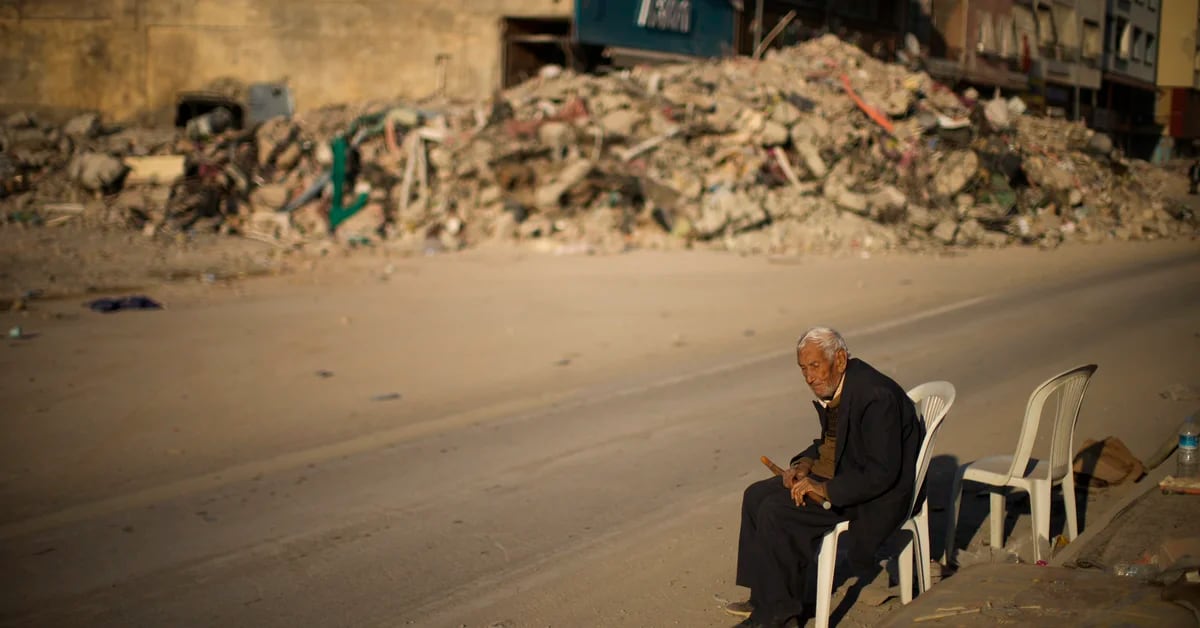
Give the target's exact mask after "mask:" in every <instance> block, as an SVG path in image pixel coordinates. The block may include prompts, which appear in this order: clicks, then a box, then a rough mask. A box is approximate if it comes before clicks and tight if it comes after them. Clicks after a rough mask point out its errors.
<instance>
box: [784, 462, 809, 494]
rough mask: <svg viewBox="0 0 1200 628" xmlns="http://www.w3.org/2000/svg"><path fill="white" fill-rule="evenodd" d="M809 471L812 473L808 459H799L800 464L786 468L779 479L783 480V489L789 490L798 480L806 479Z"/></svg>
mask: <svg viewBox="0 0 1200 628" xmlns="http://www.w3.org/2000/svg"><path fill="white" fill-rule="evenodd" d="M810 471H812V461H811V460H809V459H808V458H801V459H800V462H797V463H796V464H795V466H793V467H790V468H788V469H787V470H786V471H784V472H783V475H782V476H780V477H782V478H783V485H784V487H786V488H789V489H790V488H792V486H793V485H795V484H796V482H797V481H798V480H801V479H804V478H806V477H808V474H809V472H810Z"/></svg>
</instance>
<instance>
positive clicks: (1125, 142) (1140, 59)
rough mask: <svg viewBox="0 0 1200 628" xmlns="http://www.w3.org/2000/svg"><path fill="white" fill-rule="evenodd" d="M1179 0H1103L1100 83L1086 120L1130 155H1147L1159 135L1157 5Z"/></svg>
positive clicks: (1156, 142)
mask: <svg viewBox="0 0 1200 628" xmlns="http://www.w3.org/2000/svg"><path fill="white" fill-rule="evenodd" d="M1178 1H1180V0H1108V14H1107V16H1106V18H1105V36H1104V66H1103V81H1102V85H1101V89H1100V94H1099V98H1098V99H1097V100H1098V102H1097V106H1096V108H1095V109H1094V111H1093V113H1092V117H1091V119H1090V120H1089V122H1090V124H1091V126H1092V127H1093V128H1095V129H1098V130H1101V131H1105V132H1107V133H1108V134H1109V135H1111V136H1112V137H1113V140H1114V141H1115V142H1116V144H1117V145H1118V146H1119V147H1120V148H1122V149H1123V150H1124V151H1125V152H1126V153H1128V154H1129V155H1131V156H1135V157H1141V158H1145V159H1149V158H1150V157H1151V156H1152V154H1153V152H1154V150H1155V148H1156V146H1157V144H1158V138H1159V137H1160V136H1161V129H1160V128H1159V127H1158V126H1157V125H1156V123H1155V119H1154V108H1155V100H1156V86H1155V80H1156V77H1157V68H1158V56H1159V54H1158V50H1159V36H1158V35H1159V31H1158V29H1159V23H1160V21H1161V19H1162V11H1161V8H1162V6H1161V5H1163V4H1168V3H1171V2H1178ZM1182 1H1184V2H1187V1H1189V0H1182Z"/></svg>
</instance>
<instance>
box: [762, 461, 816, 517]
mask: <svg viewBox="0 0 1200 628" xmlns="http://www.w3.org/2000/svg"><path fill="white" fill-rule="evenodd" d="M759 460H762V463H763V464H765V465H767V468H768V469H770V470H771V473H774V474H775V475H783V469H780V468H779V465H777V464H775V463H774V462H771V459H770V458H768V457H766V456H763V457H762V458H759ZM806 496H811V499H812V500H813V501H814V502H815V501H817V499H818V498H819V496H818V495H817V494H816V493H811V492H810V493H806ZM821 508H824V509H825V510H829V509H830V508H833V504H831V503H829V500H827V499H822V500H821Z"/></svg>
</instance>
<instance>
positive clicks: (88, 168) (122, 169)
mask: <svg viewBox="0 0 1200 628" xmlns="http://www.w3.org/2000/svg"><path fill="white" fill-rule="evenodd" d="M68 172H69V176H70V177H71V179H72V180H74V181H75V182H76V183H78V184H79V185H80V186H81V187H83V189H85V190H89V191H92V192H99V191H115V190H116V188H118V187H120V183H121V179H123V178H124V177H125V175H126V173H128V172H129V168H128V167H127V166H126V165H125V164H124V163H122V162H121V160H120V159H117V158H116V157H113V156H112V155H105V154H103V153H82V154H80V155H77V156H76V157H75V159H74V160H72V161H71V164H70V166H69V167H68Z"/></svg>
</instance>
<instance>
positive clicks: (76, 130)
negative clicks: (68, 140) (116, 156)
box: [63, 113, 100, 138]
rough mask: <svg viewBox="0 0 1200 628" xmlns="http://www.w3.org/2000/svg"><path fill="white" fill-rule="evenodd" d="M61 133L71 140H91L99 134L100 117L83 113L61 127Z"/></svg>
mask: <svg viewBox="0 0 1200 628" xmlns="http://www.w3.org/2000/svg"><path fill="white" fill-rule="evenodd" d="M63 133H65V134H67V136H68V137H73V138H91V137H96V136H97V135H99V134H100V116H99V115H97V114H95V113H85V114H81V115H78V116H75V117H74V118H71V119H70V120H68V121H67V123H66V124H64V125H63Z"/></svg>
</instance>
